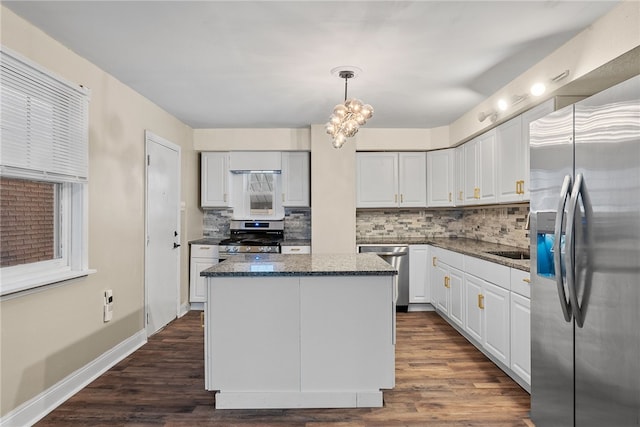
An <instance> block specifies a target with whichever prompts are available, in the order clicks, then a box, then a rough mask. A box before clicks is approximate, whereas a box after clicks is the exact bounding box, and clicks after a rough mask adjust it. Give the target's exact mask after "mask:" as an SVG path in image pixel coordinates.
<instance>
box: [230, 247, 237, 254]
mask: <svg viewBox="0 0 640 427" xmlns="http://www.w3.org/2000/svg"><path fill="white" fill-rule="evenodd" d="M228 251H229V252H230V253H235V252H238V247H237V246H229V249H228Z"/></svg>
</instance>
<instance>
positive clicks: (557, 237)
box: [553, 175, 572, 323]
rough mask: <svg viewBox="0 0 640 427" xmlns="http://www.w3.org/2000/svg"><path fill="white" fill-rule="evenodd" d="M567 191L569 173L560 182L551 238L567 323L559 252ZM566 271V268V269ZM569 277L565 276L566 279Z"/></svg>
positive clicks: (567, 304) (568, 310) (568, 312)
mask: <svg viewBox="0 0 640 427" xmlns="http://www.w3.org/2000/svg"><path fill="white" fill-rule="evenodd" d="M569 191H571V175H565V177H564V181H563V183H562V190H561V191H560V200H559V201H558V210H557V211H556V223H555V229H554V239H553V265H554V270H555V272H554V273H555V276H556V285H557V287H558V297H559V298H560V307H561V308H562V314H563V315H564V320H566V321H567V323H569V322H571V312H572V309H571V303H570V302H569V300H568V299H567V295H566V293H565V291H564V280H563V277H562V254H561V239H562V223H563V221H564V207H565V206H566V204H567V199H568V198H569V195H570V193H569ZM567 271H568V269H567ZM568 279H569V277H568V276H567V281H568Z"/></svg>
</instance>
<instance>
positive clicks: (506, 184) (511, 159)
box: [496, 116, 529, 202]
mask: <svg viewBox="0 0 640 427" xmlns="http://www.w3.org/2000/svg"><path fill="white" fill-rule="evenodd" d="M496 144H497V150H496V151H497V154H498V164H499V165H500V168H499V169H498V201H499V202H519V201H521V200H524V198H525V190H524V189H525V184H527V187H528V181H529V179H528V178H529V147H528V144H526V142H525V141H524V140H523V139H522V116H518V117H515V118H513V119H511V120H509V121H508V122H506V123H503V124H501V125H500V126H498V127H497V128H496Z"/></svg>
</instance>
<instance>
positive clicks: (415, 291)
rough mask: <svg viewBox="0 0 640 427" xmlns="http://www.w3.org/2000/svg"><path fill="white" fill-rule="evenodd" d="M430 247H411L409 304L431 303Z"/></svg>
mask: <svg viewBox="0 0 640 427" xmlns="http://www.w3.org/2000/svg"><path fill="white" fill-rule="evenodd" d="M429 253H430V251H429V245H409V303H413V304H424V303H429V302H431V286H430V285H429V283H430V281H429V264H428V260H429Z"/></svg>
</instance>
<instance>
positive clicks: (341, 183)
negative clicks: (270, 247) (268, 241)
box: [311, 125, 356, 254]
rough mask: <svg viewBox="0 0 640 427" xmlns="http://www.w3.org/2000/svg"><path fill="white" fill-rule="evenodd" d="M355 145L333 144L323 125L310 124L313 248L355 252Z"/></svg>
mask: <svg viewBox="0 0 640 427" xmlns="http://www.w3.org/2000/svg"><path fill="white" fill-rule="evenodd" d="M355 165H356V148H355V144H354V143H353V141H347V143H345V144H344V146H343V147H342V148H340V149H335V148H333V145H332V144H331V139H330V138H329V136H328V135H327V134H326V132H325V130H324V125H312V126H311V252H313V253H342V254H345V253H354V252H355V248H356V168H355Z"/></svg>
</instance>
